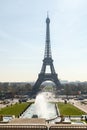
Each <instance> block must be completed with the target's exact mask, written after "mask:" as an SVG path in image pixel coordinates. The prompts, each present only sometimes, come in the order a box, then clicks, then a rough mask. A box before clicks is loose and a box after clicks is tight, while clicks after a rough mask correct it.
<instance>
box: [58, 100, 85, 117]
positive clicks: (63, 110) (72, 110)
mask: <svg viewBox="0 0 87 130" xmlns="http://www.w3.org/2000/svg"><path fill="white" fill-rule="evenodd" d="M58 108H59V111H60V115H83V114H86V113H85V112H83V111H81V110H80V109H78V108H76V107H75V106H73V105H72V104H69V103H67V104H64V103H62V102H59V103H58Z"/></svg>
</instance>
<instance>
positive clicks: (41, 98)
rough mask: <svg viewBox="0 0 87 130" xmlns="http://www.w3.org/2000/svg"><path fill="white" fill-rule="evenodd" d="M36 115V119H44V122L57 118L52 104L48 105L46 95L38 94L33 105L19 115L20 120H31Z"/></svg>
mask: <svg viewBox="0 0 87 130" xmlns="http://www.w3.org/2000/svg"><path fill="white" fill-rule="evenodd" d="M34 115H37V117H38V118H45V119H46V120H50V119H54V118H56V117H57V110H56V107H55V104H54V103H49V102H48V99H47V93H45V92H44V93H40V94H38V95H37V97H36V100H35V103H34V104H31V106H30V107H29V108H28V109H27V110H26V111H25V112H24V113H23V114H22V115H21V118H26V117H27V118H32V117H34Z"/></svg>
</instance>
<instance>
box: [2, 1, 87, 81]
mask: <svg viewBox="0 0 87 130" xmlns="http://www.w3.org/2000/svg"><path fill="white" fill-rule="evenodd" d="M47 11H48V12H49V18H50V39H51V51H52V58H53V60H54V67H55V70H56V73H57V74H58V78H59V79H61V80H68V81H87V70H86V66H87V60H86V55H87V1H86V0H61V1H60V0H54V1H50V0H47V1H46V0H44V1H40V0H37V1H34V0H32V1H30V0H25V1H24V0H13V1H12V0H8V1H7V0H3V1H0V82H30V81H36V79H37V77H38V74H39V73H40V71H41V67H42V60H43V58H44V51H45V38H46V22H45V20H46V17H47Z"/></svg>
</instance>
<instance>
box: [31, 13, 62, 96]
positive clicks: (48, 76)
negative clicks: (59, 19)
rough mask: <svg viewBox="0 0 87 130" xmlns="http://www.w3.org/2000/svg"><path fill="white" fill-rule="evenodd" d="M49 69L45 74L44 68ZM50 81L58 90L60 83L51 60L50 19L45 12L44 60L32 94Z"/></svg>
mask: <svg viewBox="0 0 87 130" xmlns="http://www.w3.org/2000/svg"><path fill="white" fill-rule="evenodd" d="M47 66H49V67H50V71H51V73H46V67H47ZM47 80H49V81H52V82H54V83H55V84H56V88H57V89H59V88H60V82H59V80H58V77H57V74H56V72H55V69H54V65H53V59H52V54H51V44H50V19H49V16H48V12H47V18H46V41H45V53H44V59H43V64H42V68H41V72H40V74H39V75H38V79H37V81H36V82H35V84H34V86H33V90H32V93H33V94H37V93H38V92H39V90H40V85H41V84H42V83H43V82H44V81H47Z"/></svg>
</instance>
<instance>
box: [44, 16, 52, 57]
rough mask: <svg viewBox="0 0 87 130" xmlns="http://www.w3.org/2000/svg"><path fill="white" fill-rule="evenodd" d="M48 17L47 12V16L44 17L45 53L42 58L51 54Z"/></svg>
mask: <svg viewBox="0 0 87 130" xmlns="http://www.w3.org/2000/svg"><path fill="white" fill-rule="evenodd" d="M49 24H50V19H49V16H48V14H47V18H46V44H45V54H44V58H51V57H52V54H51V45H50V27H49Z"/></svg>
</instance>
